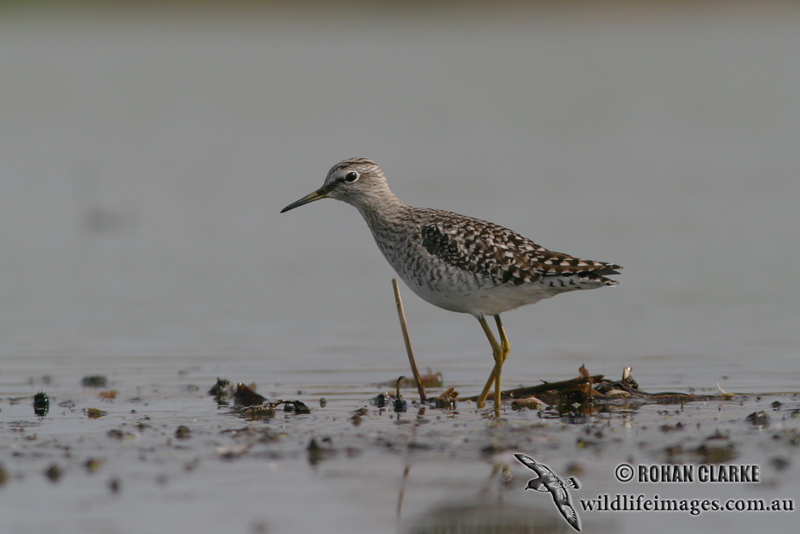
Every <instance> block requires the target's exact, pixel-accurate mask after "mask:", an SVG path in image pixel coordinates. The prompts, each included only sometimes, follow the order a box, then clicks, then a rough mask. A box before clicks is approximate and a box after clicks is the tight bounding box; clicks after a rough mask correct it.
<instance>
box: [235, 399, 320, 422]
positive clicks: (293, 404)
mask: <svg viewBox="0 0 800 534" xmlns="http://www.w3.org/2000/svg"><path fill="white" fill-rule="evenodd" d="M279 406H283V411H284V412H287V413H293V414H296V415H305V414H310V413H311V408H309V407H308V406H307V405H306V404H305V403H304V402H302V401H299V400H283V399H282V400H278V401H275V402H265V403H263V404H256V405H254V406H245V407H242V408H241V409H239V413H240V414H242V416H243V417H244V418H245V419H247V420H248V421H260V420H263V419H272V418H273V417H275V409H276V408H278V407H279Z"/></svg>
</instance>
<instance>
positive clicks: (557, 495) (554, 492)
mask: <svg viewBox="0 0 800 534" xmlns="http://www.w3.org/2000/svg"><path fill="white" fill-rule="evenodd" d="M514 456H515V457H516V458H517V460H519V461H520V462H521V463H522V465H524V466H525V467H527V468H528V469H530V470H531V471H533V472H534V473H536V474H537V475H538V477H537V478H532V479H530V480H529V481H528V485H527V486H525V489H526V490H529V489H532V490H536V491H541V492H545V491H547V492H550V495H551V496H552V497H553V504H555V505H556V508H557V509H558V511H559V512H561V515H563V516H564V519H566V520H567V523H569V524H570V526H571V527H572V528H574V529H575V530H577V531H578V532H580V531H581V518H580V517H578V513H577V512H576V511H575V508H574V507H573V506H572V502H571V501H570V499H569V492H568V491H567V488H573V489H578V488H580V487H581V484H580V482H578V479H576V478H575V477H569V478H568V479H565V478H561V477H559V476H557V475H556V474H555V473H553V471H552V470H551V469H550V468H549V467H547V466H546V465H544V464H540V463H538V462H537V461H536V460H534V459H533V458H531V457H530V456H527V455H525V454H519V453H517V454H515V455H514Z"/></svg>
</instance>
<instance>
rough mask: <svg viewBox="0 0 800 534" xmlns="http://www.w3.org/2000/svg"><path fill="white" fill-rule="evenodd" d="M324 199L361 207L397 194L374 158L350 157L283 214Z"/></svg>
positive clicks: (283, 210)
mask: <svg viewBox="0 0 800 534" xmlns="http://www.w3.org/2000/svg"><path fill="white" fill-rule="evenodd" d="M323 198H335V199H336V200H341V201H342V202H347V203H348V204H351V205H353V206H355V207H356V208H359V209H362V208H365V207H368V206H370V205H372V204H376V203H379V202H380V201H381V200H382V199H384V198H394V195H392V192H391V191H390V190H389V186H388V184H387V183H386V177H385V176H384V175H383V171H382V170H381V168H380V167H378V165H377V164H376V163H375V162H374V161H372V160H368V159H366V158H350V159H346V160H344V161H342V162H339V163H337V164H336V165H334V166H333V167H331V170H329V171H328V175H327V176H326V177H325V182H324V183H323V184H322V187H320V188H319V189H317V190H316V191H314V192H313V193H309V194H308V195H306V196H304V197H303V198H301V199H300V200H298V201H296V202H292V203H291V204H289V205H288V206H286V207H285V208H283V209H282V210H281V213H284V212H287V211H289V210H293V209H294V208H299V207H300V206H303V205H305V204H308V203H310V202H314V201H316V200H320V199H323Z"/></svg>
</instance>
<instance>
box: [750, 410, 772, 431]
mask: <svg viewBox="0 0 800 534" xmlns="http://www.w3.org/2000/svg"><path fill="white" fill-rule="evenodd" d="M745 420H746V421H747V422H748V423H750V424H752V425H754V426H758V427H761V428H764V427H766V426H769V416H768V415H767V414H766V413H765V412H753V413H751V414H750V415H748V416H747V417H746V418H745Z"/></svg>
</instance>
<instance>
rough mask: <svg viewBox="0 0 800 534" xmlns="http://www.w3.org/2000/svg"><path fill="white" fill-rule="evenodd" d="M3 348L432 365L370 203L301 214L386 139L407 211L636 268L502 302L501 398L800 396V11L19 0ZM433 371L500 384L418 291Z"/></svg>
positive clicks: (11, 35) (327, 366) (419, 321)
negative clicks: (508, 304) (462, 220)
mask: <svg viewBox="0 0 800 534" xmlns="http://www.w3.org/2000/svg"><path fill="white" fill-rule="evenodd" d="M0 15H2V16H0V73H2V74H0V190H1V191H2V194H0V246H2V254H0V340H2V341H0V365H2V368H3V373H2V374H3V375H4V376H3V379H2V380H0V387H1V388H2V390H3V391H2V392H3V393H5V394H12V393H18V392H27V389H29V388H28V387H27V386H25V385H24V381H23V379H27V377H29V376H37V375H39V374H45V373H49V374H55V375H58V374H75V375H77V376H81V373H84V372H85V371H87V370H95V371H104V372H111V373H113V372H114V371H115V370H122V369H126V368H132V367H135V368H137V369H142V370H144V369H147V370H153V372H154V373H155V372H156V371H159V372H160V371H162V370H166V371H168V374H169V375H170V376H175V375H174V371H175V369H180V368H185V367H187V366H191V365H195V366H200V367H202V368H203V369H204V370H205V371H207V373H208V375H209V376H214V375H215V374H222V375H225V376H232V377H233V376H239V375H242V374H243V373H247V374H248V376H249V377H250V378H252V379H253V380H254V381H262V382H277V381H280V382H289V383H298V384H321V383H326V384H334V385H335V384H354V383H356V384H369V383H372V382H375V381H380V380H386V379H388V378H391V377H392V376H396V375H398V374H404V373H405V372H406V358H405V353H404V349H403V344H402V338H401V336H400V331H399V327H398V324H397V318H396V311H395V308H394V301H393V297H392V293H391V285H390V280H391V278H392V276H393V274H394V273H393V272H392V271H391V269H390V267H389V266H388V265H387V264H386V263H385V260H384V259H383V257H382V256H381V254H380V253H379V252H378V250H377V249H376V247H375V245H374V243H373V241H372V238H371V236H370V234H369V232H368V230H367V228H366V225H365V224H364V222H363V221H362V220H361V218H360V216H359V215H358V213H357V212H356V211H355V210H353V209H352V208H350V207H349V206H346V205H344V204H341V203H337V202H334V201H325V202H320V203H316V204H313V205H311V206H307V207H304V208H303V209H301V210H297V211H294V212H291V213H288V214H284V215H280V214H279V211H280V209H281V208H282V207H283V206H285V205H286V204H288V203H289V202H291V201H294V200H296V199H297V198H299V197H300V196H302V195H305V194H306V193H308V192H310V191H312V190H314V189H316V188H317V187H319V186H320V185H321V183H322V180H323V178H324V176H325V174H326V172H327V170H328V168H329V167H330V166H331V165H333V164H334V163H336V162H338V161H339V160H341V159H344V158H347V157H351V156H365V157H369V158H372V159H374V160H375V161H377V162H378V164H379V165H381V166H382V168H383V169H384V171H385V172H386V174H387V177H388V179H389V183H390V185H391V186H392V188H393V190H394V191H395V193H396V194H397V195H398V196H399V197H400V198H401V199H402V200H404V201H405V202H406V203H408V204H411V205H418V206H428V207H439V208H444V209H449V210H452V211H456V212H460V213H465V214H469V215H473V216H476V217H480V218H484V219H488V220H491V221H494V222H497V223H500V224H503V225H505V226H508V227H510V228H512V229H515V230H517V231H519V232H520V233H522V234H524V235H526V236H528V237H530V238H532V239H534V240H535V241H536V242H538V243H540V244H542V245H544V246H546V247H548V248H551V249H554V250H559V251H563V252H567V253H571V254H574V255H578V256H581V257H586V258H590V259H595V260H603V261H613V262H616V263H619V264H621V265H623V266H624V271H623V273H622V275H621V276H620V277H618V278H619V280H620V281H621V285H620V286H619V287H618V288H614V289H604V290H601V291H592V292H588V293H580V294H570V295H566V296H562V297H558V298H555V299H552V300H549V301H544V302H542V303H540V304H538V305H536V306H532V307H527V308H523V309H521V310H517V311H515V312H511V313H508V314H506V315H505V316H504V321H505V323H506V328H507V332H508V335H509V338H510V341H511V349H512V351H511V355H510V359H509V360H508V363H507V365H506V368H505V373H504V379H505V384H507V385H509V386H511V385H515V384H517V383H526V384H530V383H535V382H536V381H538V380H539V379H540V378H542V379H548V380H553V379H563V378H569V377H572V376H575V374H576V371H577V368H578V366H579V365H580V364H582V363H585V364H586V365H587V367H588V368H589V370H590V371H591V372H593V373H605V374H607V375H612V376H616V375H618V374H620V373H621V371H622V368H623V367H624V366H626V365H631V366H633V368H634V374H635V376H636V377H637V379H639V381H640V383H641V384H642V386H643V388H644V389H650V390H654V389H659V388H663V387H667V388H669V389H679V390H685V389H686V388H688V387H698V388H703V387H715V384H716V383H717V382H720V383H721V385H722V386H723V387H724V388H725V389H729V390H733V391H781V390H787V389H791V390H797V388H798V387H800V368H799V367H798V365H797V357H798V352H800V329H799V328H798V324H800V322H798V319H799V318H800V317H799V316H800V314H799V313H798V310H800V291H798V290H797V288H796V287H795V286H796V283H795V278H796V277H795V271H796V266H797V265H800V246H798V245H799V244H800V241H799V240H798V230H799V229H800V209H798V201H799V200H800V179H799V178H800V150H798V147H800V105H798V102H800V54H798V51H799V50H800V10H798V9H797V8H796V4H794V3H792V2H752V3H748V2H739V3H735V2H731V3H726V2H700V3H694V2H679V3H664V4H662V3H659V2H646V3H643V4H641V5H629V4H628V3H624V2H618V3H614V2H611V3H601V4H592V3H589V2H585V3H582V2H579V3H577V4H574V5H572V6H571V7H569V8H554V7H552V6H549V5H548V3H534V4H523V3H510V4H499V5H495V6H494V7H483V8H481V7H479V6H477V5H475V4H469V3H468V4H457V3H446V2H440V3H435V4H433V5H430V6H424V5H422V4H417V3H411V4H410V5H406V4H401V3H388V4H382V5H380V6H374V5H372V4H368V3H352V4H349V5H348V6H347V7H339V8H333V7H330V6H328V7H325V6H317V5H308V6H305V7H294V8H286V7H282V6H281V5H279V4H270V3H266V4H257V5H255V6H254V5H251V4H245V3H241V4H231V5H228V6H227V7H225V8H223V7H220V5H218V4H214V3H204V4H198V5H195V6H193V5H192V4H189V3H187V4H181V3H171V4H158V3H152V4H144V5H139V6H138V7H132V6H129V5H128V4H126V3H111V4H106V5H103V6H101V5H95V4H94V3H77V4H66V5H62V4H57V3H53V4H50V5H49V7H47V5H46V6H45V7H42V8H37V9H34V8H33V7H31V6H29V5H26V4H18V3H7V4H3V5H2V6H0ZM404 297H405V304H406V314H407V317H408V321H409V326H410V329H411V336H412V342H413V345H414V347H415V350H416V352H417V357H418V363H419V365H420V366H421V367H423V368H425V367H428V366H430V367H433V368H434V369H436V370H441V371H443V372H444V376H445V380H446V382H447V384H448V385H455V386H457V387H458V388H459V389H460V390H462V391H463V392H465V393H468V392H477V389H478V387H479V384H481V383H482V381H483V380H484V379H485V377H486V375H487V374H488V372H489V369H490V365H491V355H490V352H489V349H488V346H487V344H486V341H485V339H484V337H483V334H482V332H481V330H480V328H479V327H478V324H477V323H476V321H475V320H474V319H473V318H471V317H469V316H466V315H458V314H453V313H450V312H445V311H443V310H439V309H437V308H434V307H432V306H430V305H428V304H427V303H424V302H422V301H420V300H419V299H417V298H416V297H415V296H414V295H412V294H411V292H410V291H408V290H405V291H404Z"/></svg>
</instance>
